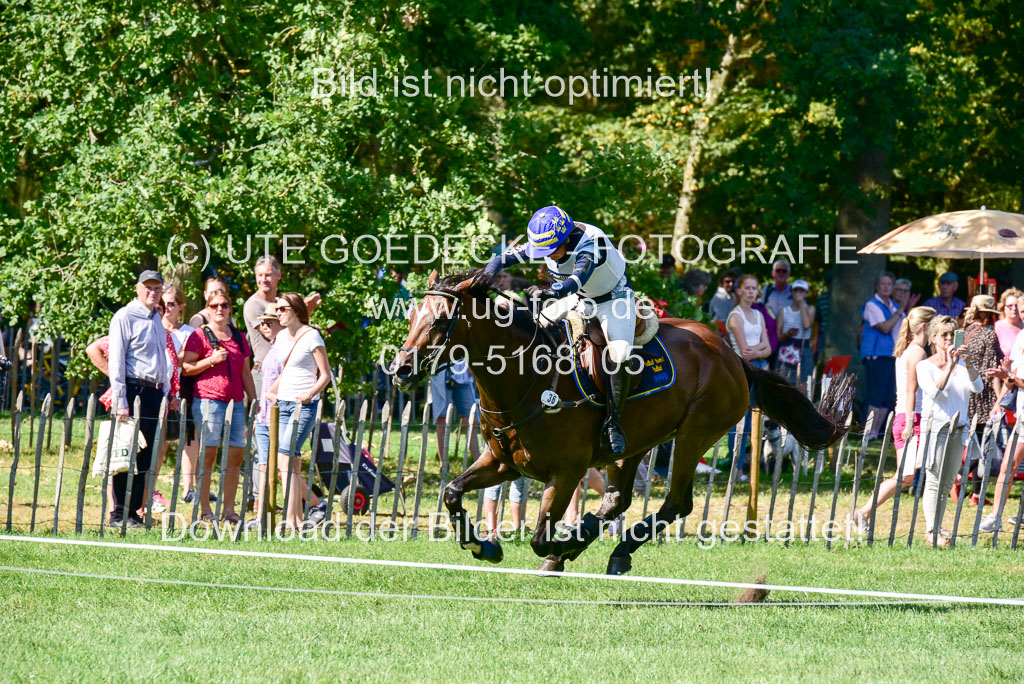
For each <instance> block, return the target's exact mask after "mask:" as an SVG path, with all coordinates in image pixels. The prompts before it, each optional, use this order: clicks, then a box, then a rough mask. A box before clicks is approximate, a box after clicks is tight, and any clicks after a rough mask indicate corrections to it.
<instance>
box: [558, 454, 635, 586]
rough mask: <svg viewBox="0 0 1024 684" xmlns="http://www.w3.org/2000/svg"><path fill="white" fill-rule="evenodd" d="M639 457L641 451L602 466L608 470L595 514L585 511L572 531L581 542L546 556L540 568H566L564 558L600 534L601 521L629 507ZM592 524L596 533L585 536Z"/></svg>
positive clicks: (575, 555) (571, 557)
mask: <svg viewBox="0 0 1024 684" xmlns="http://www.w3.org/2000/svg"><path fill="white" fill-rule="evenodd" d="M642 458H643V455H642V454H641V455H639V456H633V457H631V458H628V459H623V460H621V461H616V462H615V463H610V464H608V465H607V466H605V469H606V470H607V472H608V488H607V489H606V490H605V492H604V497H603V498H602V500H601V506H600V508H598V510H597V515H596V516H595V515H594V514H592V513H587V514H585V515H584V516H583V521H582V522H581V523H580V525H579V529H578V531H577V532H576V533H575V534H576V536H577V537H579V538H580V539H581V540H585V541H584V543H583V546H582V547H580V548H576V549H574V550H573V551H571V552H570V553H568V554H565V555H561V556H556V555H551V556H548V557H547V558H546V559H545V560H544V563H543V564H542V565H541V566H540V569H541V570H543V571H545V572H562V571H563V570H564V569H565V561H567V560H569V561H571V560H576V558H578V557H579V555H580V554H581V553H583V550H584V549H586V547H587V546H589V545H590V544H591V543H592V542H593V541H594V540H596V539H597V537H598V536H600V526H601V523H602V522H609V521H612V520H615V518H617V517H619V515H620V514H622V513H623V512H625V511H626V509H628V508H629V505H630V503H631V502H632V497H633V478H634V477H636V469H637V467H638V466H639V465H640V460H641V459H642ZM594 526H596V527H597V528H598V534H597V535H594V536H588V533H587V532H586V531H585V528H592V527H594Z"/></svg>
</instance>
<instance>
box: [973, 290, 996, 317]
mask: <svg viewBox="0 0 1024 684" xmlns="http://www.w3.org/2000/svg"><path fill="white" fill-rule="evenodd" d="M971 310H972V311H975V312H977V311H984V312H985V313H991V314H996V315H997V316H998V315H999V312H998V311H996V300H995V298H994V297H993V296H992V295H985V294H980V295H974V298H973V299H971Z"/></svg>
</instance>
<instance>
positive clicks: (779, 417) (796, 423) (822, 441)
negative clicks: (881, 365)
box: [743, 361, 856, 449]
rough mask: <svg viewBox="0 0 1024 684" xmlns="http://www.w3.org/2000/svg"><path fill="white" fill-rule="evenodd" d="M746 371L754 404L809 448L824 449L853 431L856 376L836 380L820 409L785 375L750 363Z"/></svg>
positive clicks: (823, 399)
mask: <svg viewBox="0 0 1024 684" xmlns="http://www.w3.org/2000/svg"><path fill="white" fill-rule="evenodd" d="M743 372H744V373H745V374H746V376H747V381H748V382H749V383H750V385H751V393H752V394H753V396H754V403H755V404H756V405H757V406H758V407H759V408H760V409H761V410H762V411H764V412H765V414H767V416H768V417H769V418H771V419H772V420H774V421H776V422H777V423H780V424H781V425H782V426H783V427H785V428H786V429H787V430H789V432H790V434H792V435H793V436H794V437H796V439H797V441H798V442H800V443H801V444H803V445H804V446H806V447H807V448H808V449H824V448H825V447H827V446H830V445H832V444H835V443H836V442H838V441H839V439H840V438H841V437H842V436H843V435H845V434H846V432H847V431H848V430H849V429H850V427H849V426H847V424H846V419H847V417H848V416H849V415H850V410H851V409H852V407H853V396H854V393H855V392H856V379H855V378H854V377H853V376H849V375H845V374H844V375H839V376H836V377H834V378H833V379H832V382H830V383H829V386H828V391H827V392H825V395H824V396H823V397H822V398H821V403H820V405H819V408H818V409H816V408H814V404H812V403H811V402H810V400H808V399H807V397H805V396H804V394H803V392H801V391H800V390H799V389H797V388H796V387H794V386H793V385H790V384H789V383H788V382H786V380H785V378H783V377H782V376H781V375H778V374H777V373H772V372H771V371H766V370H761V369H760V368H755V367H754V366H751V365H750V364H749V363H747V362H746V361H744V362H743Z"/></svg>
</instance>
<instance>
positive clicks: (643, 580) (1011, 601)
mask: <svg viewBox="0 0 1024 684" xmlns="http://www.w3.org/2000/svg"><path fill="white" fill-rule="evenodd" d="M0 541H12V542H18V541H20V542H26V543H37V544H56V545H67V546H92V547H100V548H114V549H134V550H140V549H141V550H146V551H157V552H165V553H185V554H200V555H202V554H206V555H211V556H235V557H245V558H270V559H287V560H304V561H312V562H319V563H342V564H350V565H371V566H378V567H393V568H417V569H429V570H453V571H460V572H479V573H493V574H503V575H528V576H533V577H552V576H555V577H571V578H576V579H590V580H603V581H606V582H631V583H638V584H667V585H679V586H701V587H719V588H725V589H761V590H768V591H779V592H783V591H785V592H797V593H807V594H834V595H837V596H862V597H868V598H880V599H882V598H884V599H900V600H905V601H936V602H942V603H975V604H984V605H1004V606H1024V598H991V597H983V596H946V595H942V594H917V593H907V592H898V591H874V590H866V589H833V588H827V587H807V586H791V585H785V584H755V583H751V582H724V581H720V580H695V579H683V578H676V577H643V576H630V575H600V574H596V573H587V572H560V573H559V572H548V573H545V572H540V571H538V570H527V569H524V568H496V567H485V566H475V565H455V564H448V563H423V562H417V561H397V560H385V559H379V558H347V557H343V556H315V555H305V554H291V553H274V552H270V551H247V550H242V549H210V548H204V547H188V546H153V545H150V544H128V543H124V542H101V541H89V540H85V539H58V538H44V537H19V536H15V535H0Z"/></svg>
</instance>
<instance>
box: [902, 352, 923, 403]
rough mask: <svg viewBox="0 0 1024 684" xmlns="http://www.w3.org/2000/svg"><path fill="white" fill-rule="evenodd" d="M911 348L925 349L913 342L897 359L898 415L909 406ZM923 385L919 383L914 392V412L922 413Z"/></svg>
mask: <svg viewBox="0 0 1024 684" xmlns="http://www.w3.org/2000/svg"><path fill="white" fill-rule="evenodd" d="M911 349H923V347H921V345H919V344H911V345H909V346H908V347H907V348H906V349H904V350H903V353H902V354H900V357H899V358H898V359H896V413H897V415H898V414H900V413H903V412H904V411H905V409H906V406H907V375H908V373H909V371H908V370H907V354H909V353H910V350H911ZM921 400H922V396H921V385H920V384H918V385H917V391H916V392H915V393H914V413H921Z"/></svg>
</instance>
